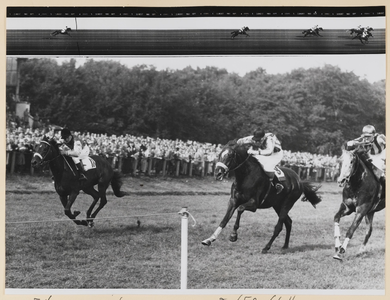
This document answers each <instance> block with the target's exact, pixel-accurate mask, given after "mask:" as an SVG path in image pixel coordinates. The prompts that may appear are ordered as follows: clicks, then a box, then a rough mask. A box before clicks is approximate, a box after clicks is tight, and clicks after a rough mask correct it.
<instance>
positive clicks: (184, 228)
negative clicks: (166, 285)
mask: <svg viewBox="0 0 390 300" xmlns="http://www.w3.org/2000/svg"><path fill="white" fill-rule="evenodd" d="M179 215H181V273H180V274H181V276H180V279H181V280H180V289H181V290H186V289H187V270H188V268H187V265H188V211H187V207H183V208H182V209H181V210H180V211H179Z"/></svg>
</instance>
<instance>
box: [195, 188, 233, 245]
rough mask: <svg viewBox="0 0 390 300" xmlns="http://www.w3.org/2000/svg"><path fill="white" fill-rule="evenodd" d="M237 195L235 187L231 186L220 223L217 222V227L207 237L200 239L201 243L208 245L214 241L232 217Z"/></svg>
mask: <svg viewBox="0 0 390 300" xmlns="http://www.w3.org/2000/svg"><path fill="white" fill-rule="evenodd" d="M237 202H238V201H237V197H236V192H235V189H234V188H233V187H232V189H231V196H230V199H229V203H228V208H227V211H226V214H225V216H224V217H223V219H222V221H221V223H220V224H219V226H218V228H217V229H216V230H215V231H214V233H213V234H212V235H211V236H210V237H209V238H207V239H205V240H203V241H202V244H203V245H206V246H210V245H211V243H212V242H214V241H215V240H216V239H217V238H218V236H219V234H220V233H221V231H222V229H223V228H225V226H226V224H227V223H228V222H229V220H230V219H231V218H232V216H233V213H234V211H235V210H236V208H237V206H238V205H237Z"/></svg>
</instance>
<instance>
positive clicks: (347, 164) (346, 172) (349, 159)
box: [337, 149, 357, 186]
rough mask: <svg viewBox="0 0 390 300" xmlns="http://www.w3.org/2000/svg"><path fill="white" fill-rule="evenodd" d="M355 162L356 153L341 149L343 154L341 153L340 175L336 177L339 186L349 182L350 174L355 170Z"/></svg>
mask: <svg viewBox="0 0 390 300" xmlns="http://www.w3.org/2000/svg"><path fill="white" fill-rule="evenodd" d="M356 162H357V154H356V153H355V151H349V150H346V149H343V154H342V155H341V169H340V176H339V178H338V179H337V183H338V184H339V186H344V185H345V184H346V183H348V182H349V180H350V178H351V176H352V175H353V174H354V173H355V171H356Z"/></svg>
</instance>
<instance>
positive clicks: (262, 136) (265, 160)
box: [237, 129, 284, 194]
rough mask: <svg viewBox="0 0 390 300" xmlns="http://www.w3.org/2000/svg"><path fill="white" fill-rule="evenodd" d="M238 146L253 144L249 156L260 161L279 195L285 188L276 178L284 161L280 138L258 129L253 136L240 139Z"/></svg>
mask: <svg viewBox="0 0 390 300" xmlns="http://www.w3.org/2000/svg"><path fill="white" fill-rule="evenodd" d="M237 144H240V145H242V144H252V146H251V147H250V148H249V149H248V154H250V155H252V156H253V157H254V158H256V159H257V160H258V162H259V163H260V165H261V166H262V167H263V169H264V171H265V172H266V174H267V175H268V177H269V180H270V181H271V184H272V185H273V186H274V187H275V188H276V193H277V194H279V193H280V192H281V191H282V190H283V188H284V187H283V185H282V184H281V183H280V182H279V179H278V177H277V176H275V167H276V166H277V165H278V164H279V163H280V162H281V160H282V159H283V150H282V146H281V143H280V141H279V140H278V138H277V137H276V136H275V135H274V134H273V133H265V132H264V130H261V129H258V130H256V131H255V132H254V134H253V135H250V136H247V137H243V138H241V139H239V140H238V141H237Z"/></svg>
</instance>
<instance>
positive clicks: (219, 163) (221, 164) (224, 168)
mask: <svg viewBox="0 0 390 300" xmlns="http://www.w3.org/2000/svg"><path fill="white" fill-rule="evenodd" d="M233 153H234V155H233V158H232V159H231V160H232V161H233V162H235V163H237V161H236V158H237V153H236V152H235V151H233ZM249 156H250V155H247V157H246V158H245V160H244V161H243V162H242V163H240V164H239V165H238V166H236V167H235V168H232V169H230V168H229V167H228V166H227V165H225V164H224V163H223V162H220V161H219V162H217V164H216V165H215V167H216V168H217V167H221V168H222V169H223V170H224V171H225V173H226V174H227V173H229V172H231V171H234V170H237V169H238V168H240V167H241V166H242V165H243V164H244V163H245V162H246V161H247V160H248V158H249Z"/></svg>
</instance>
